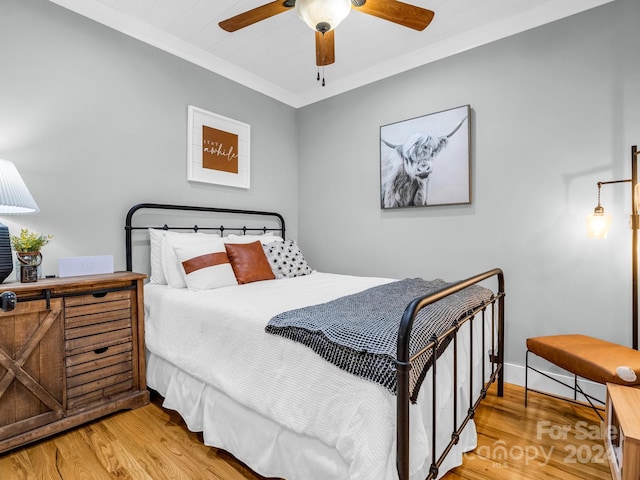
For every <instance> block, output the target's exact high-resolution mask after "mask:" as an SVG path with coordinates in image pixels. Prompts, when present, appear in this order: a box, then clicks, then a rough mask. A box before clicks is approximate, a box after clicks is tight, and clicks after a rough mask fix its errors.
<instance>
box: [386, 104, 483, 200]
mask: <svg viewBox="0 0 640 480" xmlns="http://www.w3.org/2000/svg"><path fill="white" fill-rule="evenodd" d="M470 112H471V108H470V106H469V105H463V106H461V107H456V108H452V109H449V110H444V111H441V112H436V113H431V114H428V115H424V116H422V117H417V118H412V119H409V120H403V121H400V122H396V123H391V124H388V125H383V126H381V127H380V206H381V208H383V209H387V208H402V207H428V206H436V205H460V204H470V203H471V128H470V126H469V122H470Z"/></svg>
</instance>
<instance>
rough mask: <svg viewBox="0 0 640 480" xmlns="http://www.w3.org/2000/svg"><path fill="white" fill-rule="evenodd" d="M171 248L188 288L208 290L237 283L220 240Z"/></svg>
mask: <svg viewBox="0 0 640 480" xmlns="http://www.w3.org/2000/svg"><path fill="white" fill-rule="evenodd" d="M173 250H174V252H175V254H176V257H177V258H178V261H179V262H180V266H181V268H182V273H183V277H184V279H185V282H186V285H187V288H188V289H189V290H209V289H212V288H220V287H228V286H230V285H237V284H238V281H237V280H236V276H235V274H234V273H233V268H232V267H231V263H229V257H227V252H226V250H225V248H224V243H223V242H222V240H220V239H216V240H215V241H210V242H208V243H199V244H195V245H190V246H176V247H173Z"/></svg>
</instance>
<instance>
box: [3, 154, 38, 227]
mask: <svg viewBox="0 0 640 480" xmlns="http://www.w3.org/2000/svg"><path fill="white" fill-rule="evenodd" d="M39 211H40V208H38V204H37V203H36V201H35V200H34V199H33V197H32V196H31V193H30V192H29V189H28V188H27V186H26V185H25V183H24V180H22V177H21V176H20V174H19V173H18V169H17V168H16V166H15V165H14V164H13V162H10V161H9V160H1V159H0V215H22V214H25V213H35V212H39Z"/></svg>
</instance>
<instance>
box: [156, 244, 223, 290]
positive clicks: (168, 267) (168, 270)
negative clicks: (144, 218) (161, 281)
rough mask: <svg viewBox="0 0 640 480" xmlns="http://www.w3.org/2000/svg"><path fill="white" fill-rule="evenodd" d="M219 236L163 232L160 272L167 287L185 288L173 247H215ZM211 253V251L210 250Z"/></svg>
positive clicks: (181, 269)
mask: <svg viewBox="0 0 640 480" xmlns="http://www.w3.org/2000/svg"><path fill="white" fill-rule="evenodd" d="M217 241H220V235H218V234H216V233H195V232H194V233H179V232H165V235H164V237H163V238H162V247H161V256H162V271H163V272H164V278H165V280H166V282H167V285H169V286H170V287H173V288H185V287H186V286H187V284H186V282H185V280H184V270H183V268H182V265H181V264H180V262H179V261H178V257H176V253H175V251H174V248H175V247H191V246H195V245H205V246H209V248H212V247H211V246H212V245H213V246H215V245H217V243H215V242H217ZM210 251H212V250H210Z"/></svg>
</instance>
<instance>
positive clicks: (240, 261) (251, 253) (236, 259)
mask: <svg viewBox="0 0 640 480" xmlns="http://www.w3.org/2000/svg"><path fill="white" fill-rule="evenodd" d="M224 247H225V248H226V250H227V256H228V257H229V261H230V262H231V267H232V268H233V273H234V274H235V275H236V280H238V283H240V284H242V283H251V282H257V281H259V280H275V278H276V277H275V275H274V274H273V271H272V270H271V265H270V264H269V260H267V256H266V255H265V254H264V249H263V248H262V244H261V243H260V242H258V241H256V242H252V243H245V244H241V243H226V244H225V246H224Z"/></svg>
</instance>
